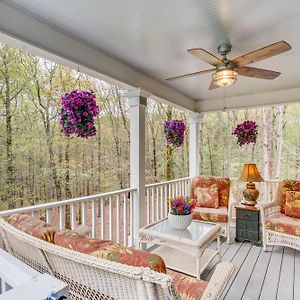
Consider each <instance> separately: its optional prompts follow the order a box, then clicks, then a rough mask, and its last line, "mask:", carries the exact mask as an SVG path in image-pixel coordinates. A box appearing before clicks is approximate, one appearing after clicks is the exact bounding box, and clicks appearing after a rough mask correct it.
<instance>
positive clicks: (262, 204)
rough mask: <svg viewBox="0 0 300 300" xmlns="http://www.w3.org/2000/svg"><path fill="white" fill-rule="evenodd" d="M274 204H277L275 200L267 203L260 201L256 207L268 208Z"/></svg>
mask: <svg viewBox="0 0 300 300" xmlns="http://www.w3.org/2000/svg"><path fill="white" fill-rule="evenodd" d="M274 206H278V203H277V202H276V201H272V202H268V203H260V204H259V205H258V207H259V208H260V209H263V210H265V209H267V208H270V207H274Z"/></svg>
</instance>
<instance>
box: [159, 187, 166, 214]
mask: <svg viewBox="0 0 300 300" xmlns="http://www.w3.org/2000/svg"><path fill="white" fill-rule="evenodd" d="M159 199H160V218H161V219H162V218H163V217H164V203H165V201H164V189H163V186H162V185H161V186H160V197H159Z"/></svg>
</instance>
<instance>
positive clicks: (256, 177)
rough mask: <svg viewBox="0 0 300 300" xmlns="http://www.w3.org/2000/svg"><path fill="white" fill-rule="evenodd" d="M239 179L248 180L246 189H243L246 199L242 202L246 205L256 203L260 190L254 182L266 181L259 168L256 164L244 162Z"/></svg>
mask: <svg viewBox="0 0 300 300" xmlns="http://www.w3.org/2000/svg"><path fill="white" fill-rule="evenodd" d="M239 180H241V181H245V182H247V184H246V189H245V190H244V191H243V196H244V199H243V201H241V203H242V204H244V205H255V204H256V200H257V198H258V196H259V191H258V190H257V189H256V187H255V183H254V182H262V181H264V179H263V178H262V177H261V175H260V173H259V171H258V170H257V167H256V164H244V167H243V171H242V174H241V176H240V178H239Z"/></svg>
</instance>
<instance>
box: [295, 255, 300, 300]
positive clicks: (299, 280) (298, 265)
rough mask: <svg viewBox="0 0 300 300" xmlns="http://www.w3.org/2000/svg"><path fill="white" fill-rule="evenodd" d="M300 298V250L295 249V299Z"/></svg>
mask: <svg viewBox="0 0 300 300" xmlns="http://www.w3.org/2000/svg"><path fill="white" fill-rule="evenodd" d="M297 299H300V251H295V278H294V300H297Z"/></svg>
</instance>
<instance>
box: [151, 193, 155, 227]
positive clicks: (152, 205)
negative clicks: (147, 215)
mask: <svg viewBox="0 0 300 300" xmlns="http://www.w3.org/2000/svg"><path fill="white" fill-rule="evenodd" d="M154 213H155V207H154V189H153V187H152V188H151V222H152V223H154Z"/></svg>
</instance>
